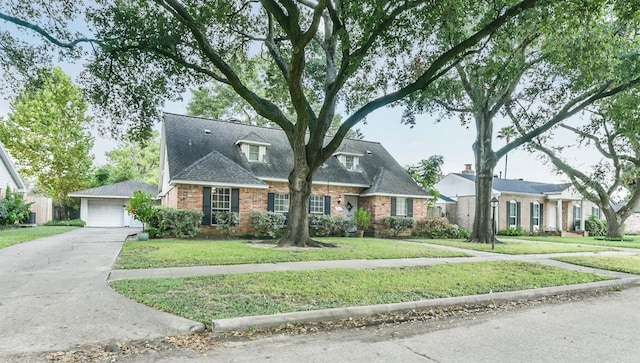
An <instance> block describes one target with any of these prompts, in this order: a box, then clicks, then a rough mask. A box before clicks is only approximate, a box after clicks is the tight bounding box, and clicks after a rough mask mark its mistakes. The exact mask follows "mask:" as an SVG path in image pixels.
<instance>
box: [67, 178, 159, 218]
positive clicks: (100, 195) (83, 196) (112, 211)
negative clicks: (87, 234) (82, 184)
mask: <svg viewBox="0 0 640 363" xmlns="http://www.w3.org/2000/svg"><path fill="white" fill-rule="evenodd" d="M137 190H143V191H146V192H147V193H149V194H151V195H153V196H154V197H155V195H156V193H157V192H158V188H157V187H156V186H153V185H150V184H147V183H143V182H141V181H135V180H128V181H123V182H120V183H115V184H111V185H104V186H101V187H96V188H91V189H85V190H79V191H77V192H73V193H69V196H70V197H75V198H80V219H82V220H83V221H84V222H85V223H86V226H87V227H142V223H140V221H137V220H135V219H134V218H133V216H132V215H131V214H129V213H128V212H127V210H126V209H125V208H126V206H127V204H128V203H129V198H131V197H132V196H133V192H135V191H137Z"/></svg>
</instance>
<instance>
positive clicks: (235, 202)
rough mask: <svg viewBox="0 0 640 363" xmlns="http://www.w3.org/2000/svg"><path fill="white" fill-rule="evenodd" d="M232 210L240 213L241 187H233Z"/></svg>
mask: <svg viewBox="0 0 640 363" xmlns="http://www.w3.org/2000/svg"><path fill="white" fill-rule="evenodd" d="M231 211H232V212H236V213H240V189H231Z"/></svg>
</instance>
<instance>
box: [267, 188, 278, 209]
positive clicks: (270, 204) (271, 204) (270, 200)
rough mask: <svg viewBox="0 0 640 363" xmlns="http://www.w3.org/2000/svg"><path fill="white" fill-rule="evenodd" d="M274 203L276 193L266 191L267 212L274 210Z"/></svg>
mask: <svg viewBox="0 0 640 363" xmlns="http://www.w3.org/2000/svg"><path fill="white" fill-rule="evenodd" d="M275 204H276V194H275V193H268V194H267V210H268V211H269V212H273V211H274V210H275Z"/></svg>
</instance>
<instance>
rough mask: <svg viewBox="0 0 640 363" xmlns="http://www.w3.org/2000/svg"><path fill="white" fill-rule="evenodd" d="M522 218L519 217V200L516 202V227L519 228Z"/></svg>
mask: <svg viewBox="0 0 640 363" xmlns="http://www.w3.org/2000/svg"><path fill="white" fill-rule="evenodd" d="M521 222H522V220H521V219H520V202H516V227H517V228H520V225H521Z"/></svg>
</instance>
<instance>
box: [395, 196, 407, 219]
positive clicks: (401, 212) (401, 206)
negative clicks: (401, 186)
mask: <svg viewBox="0 0 640 363" xmlns="http://www.w3.org/2000/svg"><path fill="white" fill-rule="evenodd" d="M396 215H397V216H401V217H405V216H406V215H407V198H396Z"/></svg>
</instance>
